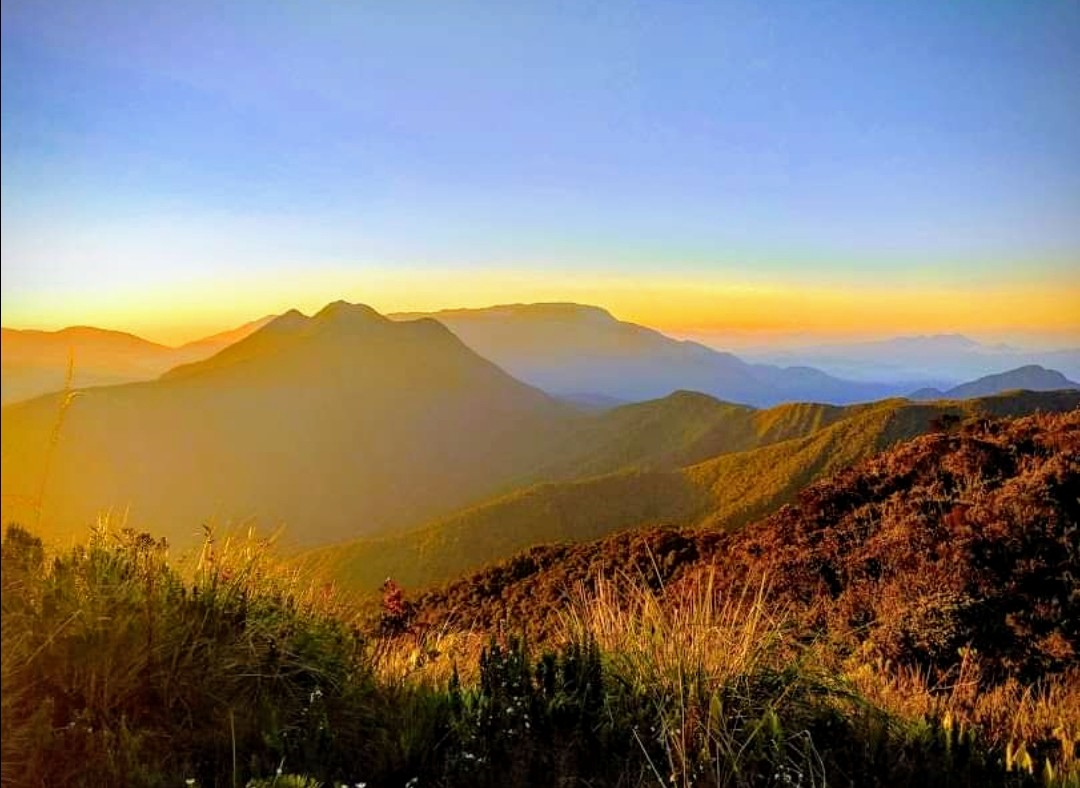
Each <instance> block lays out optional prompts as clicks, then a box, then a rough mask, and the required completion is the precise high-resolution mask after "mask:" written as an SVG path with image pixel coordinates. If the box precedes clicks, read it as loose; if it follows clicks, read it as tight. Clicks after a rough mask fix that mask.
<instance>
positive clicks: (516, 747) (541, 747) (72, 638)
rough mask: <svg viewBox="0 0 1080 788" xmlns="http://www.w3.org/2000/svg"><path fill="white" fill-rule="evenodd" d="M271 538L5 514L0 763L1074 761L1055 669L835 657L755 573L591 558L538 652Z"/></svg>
mask: <svg viewBox="0 0 1080 788" xmlns="http://www.w3.org/2000/svg"><path fill="white" fill-rule="evenodd" d="M270 548H271V545H270V544H269V543H268V542H267V541H266V540H260V539H258V538H257V537H256V536H255V535H254V534H248V535H246V536H238V537H235V538H232V539H223V540H221V541H220V542H217V541H215V540H214V536H213V534H208V538H207V541H206V543H205V545H204V546H203V549H202V550H201V551H200V552H199V553H197V554H196V555H195V556H193V557H192V559H191V561H190V562H189V563H186V564H183V565H182V566H179V567H177V566H174V565H172V564H171V563H170V560H169V556H168V552H167V550H166V548H165V546H164V544H163V543H161V542H156V541H154V540H152V539H150V538H149V537H147V536H145V535H140V534H135V533H133V532H130V531H127V532H124V531H121V532H116V531H110V530H108V529H106V528H100V529H98V530H97V531H95V533H94V535H93V537H92V538H91V540H90V542H89V544H87V545H86V546H85V547H79V548H75V549H73V550H71V551H69V552H67V553H63V554H59V555H55V556H49V555H46V553H45V551H44V550H43V548H42V545H41V542H40V541H38V540H37V539H36V538H34V537H33V536H32V535H31V534H29V533H28V532H26V531H24V530H22V529H18V528H13V529H9V531H8V533H7V536H6V537H5V539H4V542H3V550H2V562H3V567H2V568H3V572H2V582H3V622H2V623H3V626H2V641H3V664H2V671H0V678H2V683H3V692H2V696H3V701H2V707H3V708H2V711H3V720H2V731H0V749H2V755H3V758H2V762H3V771H2V778H3V783H4V784H5V785H68V784H71V785H94V786H98V785H180V784H184V783H185V781H189V780H190V781H193V782H194V783H195V784H198V785H201V786H211V785H219V786H236V785H246V784H251V785H253V786H254V785H259V786H269V785H274V786H282V785H286V784H294V785H306V786H314V785H344V784H348V785H355V784H356V783H358V782H363V783H366V784H367V785H368V786H370V787H371V788H376V786H403V785H408V784H411V785H414V786H416V785H443V786H452V785H470V786H504V785H544V786H547V785H596V786H600V785H619V786H637V785H641V786H644V785H658V784H663V785H681V786H690V785H700V786H731V787H733V788H734V787H736V786H738V787H741V786H782V785H801V786H820V785H880V786H885V785H904V784H920V785H924V786H946V785H948V786H977V785H997V786H1006V785H1017V786H1020V785H1036V784H1040V783H1041V784H1044V785H1047V786H1066V785H1074V784H1076V782H1077V779H1076V778H1077V772H1076V746H1077V730H1078V726H1077V722H1078V721H1077V716H1076V711H1075V709H1077V708H1080V703H1078V702H1077V701H1078V699H1080V681H1078V677H1077V676H1076V675H1074V674H1070V676H1068V677H1066V678H1064V679H1062V680H1059V681H1057V682H1055V683H1052V684H1047V685H1045V686H1040V687H1035V688H1023V687H1020V686H1019V685H1002V686H1001V687H999V688H997V689H994V690H992V691H989V692H984V691H982V689H981V687H982V684H981V681H980V677H979V675H978V671H977V661H976V660H975V658H974V657H973V656H972V657H970V658H969V659H968V660H967V661H966V662H964V663H963V664H962V665H961V667H960V668H959V669H958V672H957V674H956V675H955V676H954V680H953V681H951V682H950V683H949V684H948V685H947V686H934V685H932V684H931V683H930V682H929V680H928V679H927V678H926V677H925V676H923V675H922V674H919V673H917V672H914V671H911V670H908V669H903V668H896V667H893V666H890V665H887V664H883V663H866V664H862V663H859V662H858V661H857V658H851V659H849V660H848V662H847V663H846V664H844V665H838V664H836V660H835V659H834V655H831V654H829V653H828V652H827V651H823V650H822V647H820V646H817V645H814V644H809V645H807V644H805V643H800V642H798V641H797V640H796V639H795V638H794V637H793V633H792V632H791V629H790V623H789V619H788V616H787V615H786V614H785V611H783V610H775V609H772V608H770V607H769V604H768V603H767V602H766V598H767V594H766V588H767V587H766V585H765V584H764V583H760V582H759V583H756V584H752V585H749V586H747V587H745V588H743V589H740V590H738V591H737V592H735V593H722V592H721V590H720V589H719V588H718V587H717V585H716V584H715V582H714V578H713V576H711V575H709V574H703V575H701V576H699V577H698V578H697V579H691V580H687V582H686V583H685V584H684V585H683V586H680V587H679V588H669V589H663V588H661V589H659V590H654V589H653V588H652V587H651V586H650V585H649V584H648V583H646V582H644V581H642V580H639V579H626V578H622V579H619V580H597V581H596V585H595V587H593V588H591V589H590V590H589V592H588V593H585V589H582V590H581V593H580V594H579V596H578V599H577V600H576V602H575V603H574V604H573V605H571V606H570V609H568V611H567V615H566V618H565V622H564V623H565V625H564V633H563V637H562V639H561V641H560V642H557V643H553V644H550V647H549V649H548V650H543V651H538V650H536V649H534V648H530V647H529V645H528V644H527V643H525V642H524V641H523V640H521V639H519V638H514V637H507V638H506V639H504V640H501V641H494V640H491V639H489V638H488V636H487V635H486V634H484V633H478V632H477V633H469V632H458V631H454V630H451V629H449V628H447V629H442V630H439V631H434V632H432V631H422V630H418V629H416V628H415V627H410V626H405V627H404V628H401V627H394V628H393V634H392V635H391V634H386V635H380V633H379V630H378V628H377V627H373V626H369V625H367V624H362V622H361V621H360V620H359V619H357V618H356V617H355V616H354V615H353V610H352V609H351V608H350V607H349V606H347V605H343V604H342V603H341V602H340V601H338V600H337V599H336V597H335V596H334V594H333V593H332V590H331V589H329V588H327V587H326V586H324V585H321V584H318V583H311V582H309V581H307V580H304V579H302V578H301V576H300V575H299V574H297V573H296V572H295V571H292V570H288V569H283V568H281V565H280V564H278V563H277V562H275V561H274V560H273V559H272V556H271V555H270ZM1051 745H1052V746H1051ZM1054 747H1056V750H1055V749H1054Z"/></svg>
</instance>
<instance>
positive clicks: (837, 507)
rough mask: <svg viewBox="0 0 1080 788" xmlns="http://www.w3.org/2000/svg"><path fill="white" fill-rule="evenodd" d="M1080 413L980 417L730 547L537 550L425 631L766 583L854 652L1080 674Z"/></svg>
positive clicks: (701, 537) (883, 462) (486, 578)
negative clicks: (638, 584)
mask: <svg viewBox="0 0 1080 788" xmlns="http://www.w3.org/2000/svg"><path fill="white" fill-rule="evenodd" d="M1078 458H1080V410H1072V411H1070V412H1067V413H1062V414H1040V415H1036V416H1030V417H1025V418H1021V419H1016V420H1013V421H1000V420H992V419H980V418H976V419H972V420H969V421H967V422H966V423H964V424H963V425H962V426H959V427H956V428H954V429H953V430H951V431H948V432H935V433H933V434H930V435H926V436H922V437H919V438H916V439H914V440H911V441H908V442H905V443H903V444H901V445H899V446H897V447H896V448H894V449H892V450H890V451H886V452H884V453H882V454H880V455H878V456H875V457H873V458H871V459H868V460H866V461H864V462H862V463H860V464H859V465H857V466H855V467H853V468H850V469H847V470H844V471H842V472H840V473H837V474H834V475H832V476H830V477H829V478H827V479H825V480H823V481H820V482H818V483H816V484H813V485H811V486H809V487H807V488H806V489H805V490H803V491H802V492H801V493H800V494H799V496H798V502H797V503H796V504H794V505H791V506H785V507H784V508H782V509H781V510H780V511H779V512H777V513H776V514H774V515H773V516H771V517H769V518H767V519H766V520H764V521H762V522H760V523H756V524H755V525H753V526H751V527H748V528H745V529H742V530H740V531H737V532H730V533H721V532H717V531H713V530H706V531H681V532H680V531H673V530H652V531H637V532H630V533H625V534H618V535H616V536H613V537H609V538H607V539H602V540H598V541H594V542H590V543H587V544H580V545H553V546H549V547H537V548H533V549H532V550H530V551H528V552H525V553H523V554H521V555H519V556H515V557H514V558H511V559H510V560H508V561H506V562H503V563H500V564H499V565H497V566H494V567H491V568H489V569H486V570H484V571H482V572H480V573H478V574H476V575H474V576H472V577H468V578H462V579H460V580H458V581H455V582H453V583H451V584H449V585H448V586H446V587H445V588H443V589H440V590H434V591H429V592H427V593H425V594H422V595H421V596H419V598H418V600H417V607H416V621H417V622H418V623H419V624H420V625H421V626H422V628H433V629H444V628H445V627H447V626H450V627H455V628H464V629H480V630H482V631H500V630H502V629H506V628H508V627H509V628H511V629H512V628H515V627H517V626H518V623H517V622H527V626H528V627H529V631H530V634H531V635H532V636H533V637H534V638H540V639H541V640H542V639H545V638H547V637H550V636H551V635H552V633H554V632H556V631H557V630H558V627H559V622H558V617H559V614H560V611H563V610H565V608H566V605H567V604H568V603H569V602H570V601H571V599H572V596H573V594H574V593H575V590H576V589H588V588H589V587H590V585H591V584H592V583H594V582H595V580H596V578H597V577H607V578H609V579H611V578H617V577H620V576H631V577H633V576H635V575H640V577H641V578H643V579H644V581H645V582H647V583H649V584H651V585H652V586H653V587H655V588H657V589H667V593H669V594H671V595H672V596H674V597H675V598H678V597H679V595H680V594H681V593H682V590H681V589H682V587H683V585H684V584H686V583H693V582H695V578H696V577H698V576H700V575H701V574H702V573H708V574H709V575H710V576H711V577H712V578H713V582H715V583H716V584H717V585H718V586H720V587H721V588H726V589H734V588H740V587H742V586H743V585H744V584H745V583H746V582H747V581H750V580H753V579H754V578H762V577H764V578H772V579H774V582H772V583H771V584H770V585H769V590H768V594H767V595H768V599H769V602H770V604H771V605H774V606H778V607H782V608H784V609H788V610H790V611H792V612H793V613H794V614H795V617H796V620H797V621H798V622H799V627H800V629H801V631H802V632H803V633H805V634H813V635H814V636H816V637H824V638H826V639H827V641H828V642H829V643H830V644H831V646H832V647H834V648H837V649H840V650H841V651H843V652H844V653H856V652H858V653H861V654H863V655H867V654H870V655H873V656H877V657H881V658H882V659H887V660H892V661H894V662H897V663H899V664H904V665H908V666H911V667H914V668H919V669H927V670H937V671H940V672H942V673H947V672H948V670H949V669H950V668H951V667H952V666H953V665H954V664H955V662H956V659H957V654H958V649H961V648H965V647H971V648H973V649H975V651H976V652H977V654H978V655H979V660H980V661H981V664H982V665H983V667H985V668H986V669H987V675H988V677H990V678H991V679H992V680H993V681H1004V680H1006V679H1008V678H1013V679H1018V680H1023V681H1032V680H1034V679H1035V678H1037V677H1040V676H1047V675H1053V674H1064V673H1067V672H1069V671H1070V670H1073V669H1075V668H1077V667H1080V628H1078V627H1077V622H1078V621H1080V596H1078V595H1077V588H1076V581H1075V572H1076V568H1077V566H1080V547H1078V545H1077V542H1076V524H1077V523H1078V522H1080V501H1078V499H1077V496H1076V490H1077V489H1080V459H1078Z"/></svg>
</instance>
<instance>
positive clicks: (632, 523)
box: [305, 392, 1080, 592]
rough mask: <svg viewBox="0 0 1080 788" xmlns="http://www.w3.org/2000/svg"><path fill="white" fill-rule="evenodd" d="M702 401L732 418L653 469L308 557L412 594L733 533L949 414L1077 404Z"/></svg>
mask: <svg viewBox="0 0 1080 788" xmlns="http://www.w3.org/2000/svg"><path fill="white" fill-rule="evenodd" d="M696 396H698V395H676V399H677V400H678V401H679V402H682V403H687V404H689V403H694V404H695V405H697V406H699V407H700V408H702V409H705V410H708V412H710V413H713V414H714V415H715V414H720V413H721V412H724V413H726V414H727V417H726V420H725V419H721V420H719V421H718V422H717V423H715V424H712V425H711V426H709V427H707V428H705V427H703V425H702V424H701V423H698V424H697V425H696V428H695V430H694V431H693V433H692V436H693V439H691V440H685V439H686V438H687V433H686V432H684V433H682V436H683V438H684V443H683V444H682V445H683V446H684V447H689V446H693V447H694V449H693V450H690V449H689V448H683V449H682V450H680V451H668V452H661V453H658V454H657V455H655V456H653V457H651V458H650V459H651V460H652V461H654V462H656V463H657V464H656V465H654V466H653V467H652V468H648V469H640V470H636V471H621V472H618V473H611V474H604V475H600V476H596V477H593V478H589V479H584V480H577V481H572V482H563V483H550V484H542V485H536V486H532V487H529V488H527V489H523V490H519V491H516V492H513V493H511V494H509V495H505V496H502V497H500V498H497V499H495V500H492V501H489V502H487V503H484V504H482V505H480V506H475V507H471V508H469V509H466V510H464V511H462V512H459V513H457V514H454V515H452V516H450V517H447V518H443V519H440V520H438V521H436V522H433V523H431V524H430V525H428V526H426V527H424V528H421V529H418V530H415V531H411V532H408V533H404V534H401V535H393V536H388V537H386V538H381V539H372V540H358V541H354V542H350V543H346V544H342V545H334V546H331V547H327V548H322V549H319V550H315V551H313V552H312V553H310V554H308V555H307V556H305V560H306V561H309V562H310V563H311V565H316V566H318V567H319V568H320V569H321V570H322V571H326V572H328V573H329V574H330V575H331V576H333V577H335V578H336V579H337V580H338V581H339V582H340V583H341V584H342V585H343V586H345V587H348V588H352V589H355V590H358V591H362V592H370V591H374V590H375V589H376V588H377V587H378V586H379V584H380V583H381V582H382V581H383V580H385V579H386V578H387V577H393V578H395V579H396V580H397V581H398V582H400V583H402V584H404V585H405V586H407V587H422V586H428V585H432V584H437V583H441V582H446V581H449V580H451V579H453V578H455V577H458V576H460V575H462V574H464V573H466V572H468V571H472V570H476V569H478V568H480V567H482V566H484V565H486V564H488V563H491V562H492V561H495V560H499V559H502V558H506V557H508V556H510V555H512V554H513V553H515V552H518V551H520V550H524V549H526V548H528V547H531V546H533V545H537V544H543V543H550V542H556V541H583V540H588V539H594V538H597V537H599V536H602V535H605V534H609V533H615V532H618V531H623V530H628V529H634V528H640V527H645V526H653V525H673V526H682V527H708V528H724V529H730V528H736V527H739V526H742V525H745V524H747V523H749V522H752V521H753V520H755V519H758V518H760V517H761V516H763V515H766V514H768V513H770V512H772V511H775V510H776V509H777V508H779V507H780V506H781V505H783V504H785V503H788V502H790V501H792V500H793V499H794V497H795V495H796V493H797V492H798V491H799V490H800V489H802V488H803V487H805V486H806V485H807V484H809V483H811V482H813V481H815V480H817V479H819V478H822V477H823V476H826V475H829V474H832V473H835V472H837V471H839V470H842V469H843V468H846V467H848V466H850V465H852V464H855V463H857V462H859V461H860V460H863V459H866V458H867V457H870V456H872V455H874V454H877V453H878V452H880V451H882V450H883V449H885V448H887V447H889V446H891V445H893V444H895V443H897V442H899V441H902V440H906V439H908V438H911V437H914V436H916V435H920V434H923V433H926V432H928V431H930V430H932V429H933V428H934V425H935V420H938V419H940V417H942V416H947V415H954V416H971V415H978V414H985V415H987V416H1016V415H1023V414H1026V413H1032V412H1035V411H1048V412H1060V411H1068V410H1072V409H1074V408H1076V407H1078V406H1080V395H1078V394H1076V393H1073V392H1049V393H1035V392H1016V393H1011V394H1007V395H1001V396H997V397H990V398H985V399H981V400H966V401H963V402H951V403H950V402H940V403H911V402H908V401H907V400H902V399H896V400H886V401H883V402H880V403H876V404H873V405H864V406H853V407H850V408H834V407H829V406H820V405H805V404H797V405H784V406H780V407H777V408H773V409H770V410H766V411H748V410H747V409H741V408H737V407H734V406H723V405H722V403H716V405H717V406H720V407H717V408H712V409H709V408H708V406H707V403H705V402H704V401H702V400H698V399H696V398H695V397H696ZM670 399H671V398H666V399H665V400H661V401H659V402H658V403H644V404H643V405H639V406H628V408H639V409H642V408H648V409H650V410H648V411H647V412H649V413H652V412H653V411H654V410H655V409H658V408H663V407H670V406H671V404H672V403H671V402H669V401H668V400H670ZM704 399H705V400H707V399H709V398H704ZM713 402H714V403H715V401H713ZM725 408H729V410H724V409H725ZM618 411H622V412H621V413H619V412H618ZM618 411H616V412H613V413H614V414H615V415H614V418H616V419H625V418H627V413H628V409H627V408H624V409H618ZM699 412H700V411H699ZM647 423H650V422H647ZM683 423H684V425H685V423H686V422H683ZM597 429H599V427H597ZM800 433H801V434H800ZM791 435H798V437H790V436H791ZM770 440H771V441H773V442H771V443H770V442H769V441H770ZM710 441H715V443H713V444H712V445H724V446H726V447H729V453H726V454H720V455H719V456H715V457H712V458H711V459H708V460H705V461H703V462H697V463H694V464H689V465H687V466H686V467H682V468H676V467H672V466H664V465H662V464H660V458H665V459H666V460H667V461H668V462H674V459H673V458H674V457H675V456H679V455H680V453H681V455H682V456H685V457H692V456H694V453H695V452H696V451H699V450H703V449H702V447H704V446H706V445H709V444H710ZM755 443H756V444H757V446H756V447H755V448H749V449H746V448H743V450H739V448H740V447H746V446H753V445H754V444H755ZM674 445H677V443H676V444H674ZM628 456H629V455H628Z"/></svg>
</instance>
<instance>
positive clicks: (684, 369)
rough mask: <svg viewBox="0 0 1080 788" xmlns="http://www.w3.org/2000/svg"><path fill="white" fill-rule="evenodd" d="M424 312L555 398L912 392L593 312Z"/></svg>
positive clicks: (776, 398) (850, 397) (779, 398)
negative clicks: (758, 357) (774, 361)
mask: <svg viewBox="0 0 1080 788" xmlns="http://www.w3.org/2000/svg"><path fill="white" fill-rule="evenodd" d="M418 316H420V315H419V314H402V315H391V317H394V318H401V319H412V318H415V317H418ZM423 316H425V317H433V318H435V319H436V320H438V321H439V322H441V323H443V324H444V325H446V326H447V327H448V328H450V330H451V331H453V332H454V333H455V334H457V335H458V336H459V337H461V339H462V341H464V342H465V344H467V345H469V347H471V348H473V349H474V350H475V351H476V352H478V353H479V354H480V355H482V356H484V357H485V358H489V359H491V360H492V361H494V362H495V363H496V364H498V365H499V366H501V367H502V368H503V369H505V370H507V371H508V372H509V373H510V374H512V375H514V376H515V377H517V378H519V379H520V380H523V381H525V382H526V383H530V384H532V385H534V386H537V387H539V388H541V389H543V390H545V391H547V392H550V393H552V394H556V395H568V394H573V393H575V392H589V393H590V394H593V395H601V396H605V397H614V398H617V399H622V400H635V401H641V400H647V399H653V398H656V397H663V396H666V395H667V394H670V393H671V392H672V391H677V390H679V389H689V390H693V391H702V392H705V393H707V394H710V395H712V396H715V397H719V398H720V399H723V400H727V401H729V402H742V403H747V404H751V405H759V406H762V405H774V404H777V403H780V402H788V401H804V400H813V401H824V402H833V403H847V402H860V401H869V400H874V399H880V398H882V397H885V396H892V395H896V394H900V393H902V392H903V391H907V390H909V388H910V387H908V388H903V387H901V388H899V389H898V388H896V387H894V386H882V385H874V384H870V383H853V382H850V381H846V380H839V379H837V378H834V377H832V376H830V375H827V374H825V373H823V372H821V371H820V370H817V369H811V368H808V367H795V368H783V367H778V366H773V365H767V364H748V363H746V362H745V361H743V360H741V359H740V358H738V357H736V356H734V355H732V354H731V353H722V352H719V351H716V350H712V349H710V348H707V347H705V346H704V345H700V344H698V343H696V342H688V341H681V340H676V339H672V338H671V337H668V336H665V335H664V334H661V333H660V332H659V331H654V330H653V329H651V328H645V327H644V326H639V325H635V324H634V323H627V322H624V321H621V320H616V319H615V318H614V317H613V316H612V315H611V314H610V313H608V312H607V311H605V310H604V309H601V308H599V307H595V306H583V305H580V304H565V303H553V304H511V305H505V306H494V307H488V308H485V309H453V310H444V311H441V312H434V313H429V314H425V315H423Z"/></svg>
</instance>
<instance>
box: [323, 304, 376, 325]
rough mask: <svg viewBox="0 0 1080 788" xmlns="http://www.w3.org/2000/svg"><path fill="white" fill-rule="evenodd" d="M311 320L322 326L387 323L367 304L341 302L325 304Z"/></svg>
mask: <svg viewBox="0 0 1080 788" xmlns="http://www.w3.org/2000/svg"><path fill="white" fill-rule="evenodd" d="M311 319H312V320H313V321H315V322H317V323H320V324H323V325H328V324H334V325H365V324H368V325H369V324H373V323H387V322H389V321H388V320H387V318H385V317H383V316H382V315H380V314H379V313H378V312H376V311H375V310H374V309H372V308H371V307H370V306H368V305H367V304H351V303H349V302H348V301H343V300H339V301H333V302H331V303H329V304H327V305H326V306H324V307H323V308H322V309H320V310H319V311H318V312H316V313H315V315H314V317H312V318H311Z"/></svg>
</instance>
